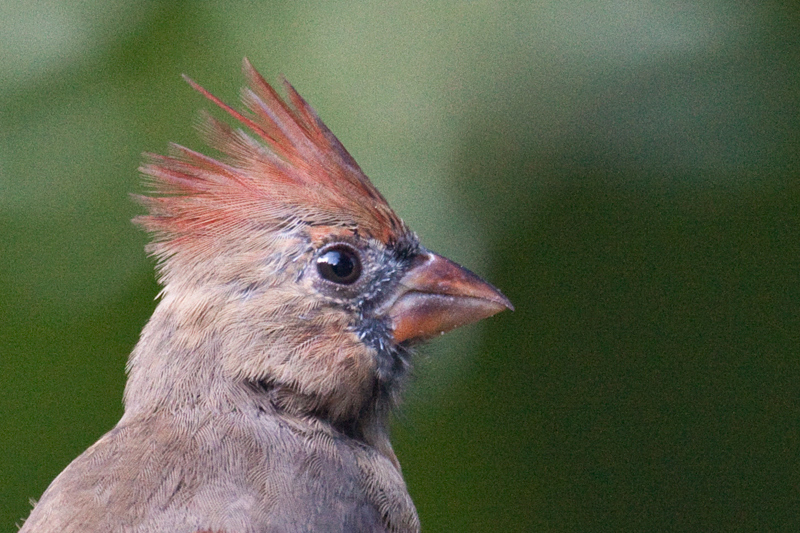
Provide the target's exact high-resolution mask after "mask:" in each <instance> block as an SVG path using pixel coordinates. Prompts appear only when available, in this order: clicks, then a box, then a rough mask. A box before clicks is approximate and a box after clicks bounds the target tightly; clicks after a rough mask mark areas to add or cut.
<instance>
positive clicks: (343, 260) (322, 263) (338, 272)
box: [317, 244, 361, 285]
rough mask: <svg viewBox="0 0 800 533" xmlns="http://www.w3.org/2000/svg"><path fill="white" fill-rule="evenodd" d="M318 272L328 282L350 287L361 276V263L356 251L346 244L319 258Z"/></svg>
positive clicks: (330, 250)
mask: <svg viewBox="0 0 800 533" xmlns="http://www.w3.org/2000/svg"><path fill="white" fill-rule="evenodd" d="M317 270H318V271H319V275H320V276H322V277H323V278H325V279H327V280H328V281H332V282H334V283H339V284H341V285H350V284H351V283H355V281H356V280H358V278H359V277H360V276H361V261H359V259H358V254H357V253H356V251H355V250H353V249H352V248H350V247H349V246H345V245H344V244H337V245H335V246H333V247H331V248H328V249H327V250H326V251H325V252H324V253H323V254H322V255H321V256H319V258H318V259H317Z"/></svg>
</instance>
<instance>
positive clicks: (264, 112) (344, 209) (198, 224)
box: [135, 59, 408, 268]
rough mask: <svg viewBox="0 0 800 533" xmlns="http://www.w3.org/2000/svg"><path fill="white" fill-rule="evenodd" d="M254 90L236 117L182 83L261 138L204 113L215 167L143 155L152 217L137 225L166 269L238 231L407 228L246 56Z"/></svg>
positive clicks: (307, 111)
mask: <svg viewBox="0 0 800 533" xmlns="http://www.w3.org/2000/svg"><path fill="white" fill-rule="evenodd" d="M244 73H245V75H246V77H247V79H248V81H249V85H250V87H249V88H246V89H244V90H243V91H242V100H243V102H244V104H245V106H246V107H247V111H246V112H243V113H240V112H238V111H236V110H235V109H233V108H232V107H230V106H228V105H227V104H225V103H224V102H222V101H221V100H220V99H218V98H217V97H215V96H214V95H212V94H211V93H210V92H208V91H207V90H206V89H204V88H203V87H201V86H200V85H198V84H197V83H195V82H194V81H192V80H191V79H189V78H188V77H186V80H187V81H188V83H189V84H190V85H191V86H192V87H193V88H194V89H196V90H197V91H198V92H200V93H201V94H203V95H204V96H205V97H207V98H208V99H209V100H211V101H212V102H214V103H215V104H216V105H218V106H219V107H220V108H222V109H223V110H225V111H226V112H227V113H228V114H229V115H231V116H232V117H234V118H235V119H237V120H238V121H239V122H240V123H241V124H242V125H244V126H246V127H247V128H248V129H250V130H251V131H252V132H253V133H255V134H256V136H257V139H254V138H253V137H251V136H250V135H248V134H247V133H245V132H244V131H242V130H241V129H237V130H234V129H232V128H231V127H229V126H228V125H226V124H225V123H223V122H220V121H218V120H216V119H214V118H212V117H211V116H209V115H205V116H204V118H203V121H202V124H201V126H200V129H201V131H202V133H203V134H204V137H205V138H206V140H207V141H208V143H209V144H210V145H211V146H212V147H214V148H216V149H218V150H219V151H221V152H222V153H223V154H224V155H225V161H218V160H216V159H213V158H211V157H208V156H205V155H203V154H200V153H198V152H195V151H193V150H190V149H188V148H184V147H182V146H179V145H172V147H171V154H170V155H169V156H160V155H154V154H146V157H147V159H148V162H147V163H146V164H144V165H143V166H142V167H141V169H140V170H141V171H142V172H143V173H144V174H145V175H146V176H147V178H148V182H149V185H150V187H151V189H152V195H151V196H138V197H137V199H138V200H139V201H140V202H141V203H142V204H144V205H145V206H146V207H147V209H148V211H149V214H147V215H144V216H140V217H137V218H136V219H135V221H136V222H137V223H138V224H141V225H142V226H143V227H144V228H146V229H147V230H148V231H150V232H152V233H154V235H155V242H154V243H153V244H152V245H151V248H150V250H151V252H153V253H155V254H156V255H158V256H159V257H160V258H161V259H162V261H164V262H165V265H164V266H166V267H167V268H168V267H169V265H168V264H167V263H168V259H169V258H170V257H172V256H174V255H176V254H180V253H181V252H182V251H185V252H187V253H190V254H191V255H192V257H196V256H197V254H202V253H203V251H206V252H208V253H219V251H220V250H219V247H220V246H222V243H221V241H228V242H230V241H231V240H232V239H234V240H235V239H236V237H237V236H239V235H240V233H241V232H242V231H249V230H252V229H253V228H257V229H258V230H260V231H279V230H281V229H286V228H289V229H292V228H295V227H297V226H326V227H330V226H333V227H340V228H350V229H355V228H358V230H359V232H361V233H364V234H366V235H367V236H369V237H372V238H375V239H377V240H379V241H381V242H384V243H392V242H394V241H395V240H396V239H397V238H398V237H399V236H400V235H402V234H404V233H406V232H407V231H408V230H407V229H406V227H405V225H404V224H403V222H402V220H401V219H400V218H399V217H398V216H397V215H396V214H395V213H394V211H392V209H391V208H390V207H389V205H388V204H387V202H386V200H385V199H384V197H383V196H382V195H381V194H380V192H378V190H377V189H376V188H375V186H374V185H373V184H372V183H371V182H370V181H369V179H368V178H367V176H366V175H365V174H364V172H363V171H362V170H361V168H360V167H359V166H358V164H357V163H356V162H355V160H354V159H353V158H352V156H350V154H349V153H348V152H347V150H346V149H345V148H344V146H342V144H341V143H340V142H339V141H338V139H336V137H335V136H334V135H333V134H332V133H331V131H330V130H329V129H328V128H327V127H326V126H325V125H324V124H323V123H322V121H321V120H320V119H319V117H318V116H317V114H316V113H315V112H314V110H313V109H312V108H311V106H310V105H308V103H307V102H306V101H305V100H304V99H303V98H302V97H301V96H300V95H299V94H298V93H297V91H295V89H294V88H293V87H292V86H291V85H290V84H289V83H288V82H285V81H284V86H285V89H286V92H287V94H288V96H289V101H290V102H291V105H290V104H289V103H287V102H286V101H285V100H283V99H281V97H280V96H279V95H278V93H277V92H276V91H275V89H273V88H272V86H270V85H269V84H268V83H267V82H266V81H265V80H264V79H263V78H262V77H261V75H260V74H258V72H256V70H255V69H254V68H253V66H252V65H251V64H250V62H249V61H247V60H246V59H245V60H244Z"/></svg>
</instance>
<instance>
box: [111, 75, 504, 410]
mask: <svg viewBox="0 0 800 533" xmlns="http://www.w3.org/2000/svg"><path fill="white" fill-rule="evenodd" d="M244 72H245V75H246V77H247V79H248V82H249V88H246V89H243V91H242V98H243V102H244V104H245V106H246V108H247V110H246V111H243V112H239V111H236V110H234V109H233V108H231V107H229V106H228V105H226V104H225V103H223V102H222V101H220V100H219V99H217V98H216V97H215V96H213V95H212V94H210V93H209V92H208V91H206V90H205V89H203V88H202V87H200V86H199V85H197V84H196V83H194V82H193V81H191V80H189V79H188V78H187V81H188V82H189V84H190V85H192V87H194V88H195V89H196V90H197V91H199V92H200V93H201V94H203V95H204V96H206V97H207V98H208V99H210V100H211V101H212V102H214V103H215V104H217V105H218V106H219V107H221V108H222V109H223V110H225V111H226V112H227V113H228V114H230V115H231V116H233V117H234V118H235V119H237V120H238V121H239V122H240V123H241V124H242V125H244V126H245V127H247V128H248V129H249V130H250V131H251V132H252V134H253V136H251V135H250V134H248V133H245V132H244V131H242V130H240V129H236V130H234V129H232V128H231V127H229V126H227V125H226V124H225V123H223V122H221V121H218V120H216V119H214V118H211V117H210V116H205V118H204V120H203V122H202V125H201V126H200V129H201V132H202V133H203V135H204V137H205V138H206V139H207V141H208V143H209V144H210V145H211V146H212V147H213V148H215V149H217V150H218V151H219V152H220V153H221V157H220V158H217V159H215V158H211V157H208V156H206V155H203V154H200V153H197V152H195V151H192V150H189V149H187V148H184V147H181V146H177V145H176V146H173V147H172V150H171V154H170V155H168V156H159V155H149V156H148V162H147V163H146V164H145V165H143V167H142V169H141V170H142V172H143V173H144V174H145V176H146V177H147V179H148V183H149V184H150V187H151V189H152V190H151V193H150V194H149V195H147V196H143V197H140V198H139V200H140V201H141V202H142V203H143V204H144V205H145V206H146V207H147V209H148V214H146V215H144V216H141V217H138V218H137V219H136V221H137V222H138V223H139V224H141V225H142V226H143V227H144V228H145V229H146V230H148V231H149V232H151V233H152V234H153V236H154V239H153V242H152V243H151V244H150V245H149V248H148V250H149V251H150V253H152V254H153V255H155V256H156V257H157V259H158V269H159V273H160V282H161V283H162V285H163V287H164V288H163V291H162V301H161V303H160V304H159V307H158V308H157V309H156V312H155V313H154V316H153V318H152V319H151V322H150V323H149V324H148V326H147V327H146V328H145V331H144V332H143V335H142V339H141V341H140V343H139V345H138V346H137V349H136V350H135V351H134V354H133V356H132V359H131V362H130V364H129V371H130V373H131V377H130V380H129V386H128V390H127V391H126V409H127V408H129V407H131V406H133V405H135V404H137V403H141V402H142V400H141V399H140V396H145V395H150V396H151V397H153V396H159V395H160V396H162V397H161V398H154V401H156V402H161V403H170V402H175V401H180V398H183V401H188V400H187V399H188V398H197V396H198V395H202V394H212V393H218V392H219V391H220V390H223V389H224V388H225V387H226V386H227V385H225V384H228V385H231V386H233V385H235V384H243V383H244V384H250V385H251V386H257V387H259V388H260V389H259V390H262V391H270V393H271V394H272V395H273V401H275V402H278V403H279V404H281V405H280V407H281V408H285V409H289V410H294V411H298V412H302V413H304V414H314V415H315V416H319V417H322V418H324V419H326V420H329V421H331V422H332V423H334V424H338V423H349V422H351V421H353V420H356V419H358V418H359V417H360V416H364V413H365V412H368V411H370V408H371V406H372V407H374V406H376V405H384V404H391V403H392V401H393V400H394V398H395V396H396V394H397V391H398V390H399V389H400V388H401V387H400V385H401V383H402V381H403V378H404V376H406V374H407V373H408V369H409V365H410V354H409V348H410V347H411V346H413V345H414V344H415V343H417V342H418V341H420V340H424V339H426V338H429V337H433V336H435V335H439V334H441V333H444V332H446V331H449V330H451V329H453V328H455V327H458V326H461V325H464V324H468V323H471V322H474V321H477V320H480V319H482V318H485V317H488V316H491V315H493V314H495V313H497V312H499V311H501V310H503V309H506V308H511V304H510V302H509V301H508V300H507V299H506V298H505V297H504V296H503V295H502V294H501V293H500V292H499V291H498V290H497V289H495V288H494V287H492V286H491V285H489V284H488V283H486V282H485V281H483V280H482V279H480V278H479V277H478V276H476V275H475V274H473V273H471V272H469V271H468V270H466V269H464V268H462V267H460V266H458V265H456V264H455V263H453V262H452V261H449V260H448V259H445V258H444V257H441V256H439V255H437V254H435V253H433V252H431V251H429V250H427V249H426V248H424V247H423V246H422V245H421V244H420V242H419V239H418V238H417V236H416V235H415V234H414V233H413V232H412V231H411V230H409V228H408V227H407V226H406V225H405V223H404V222H403V221H402V220H401V219H400V218H399V217H398V216H397V215H396V214H395V213H394V211H393V210H392V209H391V208H390V207H389V205H388V204H387V202H386V200H385V199H384V198H383V196H382V195H381V194H380V193H379V192H378V190H377V189H376V188H375V187H374V186H373V185H372V183H371V182H370V181H369V179H367V177H366V176H365V175H364V173H363V172H362V171H361V169H360V168H359V166H358V165H357V164H356V162H355V161H354V160H353V158H352V157H351V156H350V154H348V152H347V151H346V150H345V149H344V147H343V146H342V145H341V143H339V141H338V140H337V139H336V138H335V137H334V136H333V134H332V133H331V132H330V131H329V130H328V128H327V127H325V125H324V124H323V123H322V122H321V121H320V119H319V118H318V117H317V115H316V113H315V112H314V111H313V110H312V109H311V107H310V106H309V105H308V104H307V103H306V102H305V101H304V100H303V99H302V98H301V97H300V95H299V94H298V93H297V92H296V91H295V90H294V88H292V86H291V85H289V84H288V83H284V85H285V90H286V93H287V94H288V101H286V100H284V99H282V98H281V97H280V96H279V95H278V94H277V92H276V91H275V90H274V89H273V88H272V87H271V86H270V85H269V84H268V83H267V82H266V81H264V79H263V78H262V77H261V76H260V75H259V74H258V73H257V72H256V71H255V69H254V68H253V67H252V66H251V65H250V63H249V62H247V60H245V62H244ZM164 352H169V353H164ZM145 375H146V376H147V378H146V379H145V377H144V376H145ZM162 376H165V377H164V378H162ZM166 376H168V378H169V380H171V383H170V384H167V383H162V384H158V383H156V382H155V381H153V380H158V379H163V380H164V381H166V379H167V378H166ZM203 380H205V381H203ZM137 383H138V385H137ZM176 383H177V384H176ZM189 383H196V384H198V387H199V388H202V389H203V390H202V391H200V392H198V391H197V390H191V389H192V387H190V386H189V385H188V384H189ZM182 387H183V388H182ZM215 391H216V392H215ZM167 397H170V398H167Z"/></svg>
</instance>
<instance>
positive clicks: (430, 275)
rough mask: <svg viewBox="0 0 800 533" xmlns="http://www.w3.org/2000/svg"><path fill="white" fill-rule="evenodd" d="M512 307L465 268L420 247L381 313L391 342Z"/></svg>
mask: <svg viewBox="0 0 800 533" xmlns="http://www.w3.org/2000/svg"><path fill="white" fill-rule="evenodd" d="M504 309H511V310H512V311H513V310H514V306H513V305H511V302H509V301H508V298H506V297H505V296H503V294H502V293H501V292H500V291H498V290H497V289H495V288H494V287H492V286H491V285H490V284H488V283H487V282H485V281H484V280H482V279H481V278H480V277H478V276H476V275H475V274H473V273H472V272H470V271H469V270H467V269H466V268H463V267H461V266H459V265H457V264H456V263H454V262H452V261H450V260H449V259H446V258H444V257H442V256H440V255H436V254H434V253H433V252H429V251H426V250H423V253H422V254H421V255H419V256H418V257H417V259H416V261H415V264H414V266H413V267H412V268H411V270H409V271H408V272H406V273H405V275H404V276H403V277H402V278H401V279H400V287H399V289H398V291H397V294H396V295H395V298H394V299H393V300H392V301H391V302H389V307H388V309H387V310H386V311H385V314H386V315H387V316H388V317H389V319H390V324H391V328H392V336H393V337H394V340H395V342H398V343H400V342H403V341H408V340H421V339H426V338H430V337H433V336H436V335H441V334H443V333H446V332H448V331H450V330H451V329H455V328H457V327H459V326H463V325H465V324H471V323H472V322H477V321H478V320H481V319H484V318H487V317H490V316H492V315H494V314H497V313H499V312H500V311H503V310H504Z"/></svg>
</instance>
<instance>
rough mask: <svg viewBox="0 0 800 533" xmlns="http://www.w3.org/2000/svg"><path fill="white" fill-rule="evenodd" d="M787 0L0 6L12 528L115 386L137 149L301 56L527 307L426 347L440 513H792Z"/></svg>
mask: <svg viewBox="0 0 800 533" xmlns="http://www.w3.org/2000/svg"><path fill="white" fill-rule="evenodd" d="M799 12H800V10H798V9H797V7H796V3H794V2H731V1H729V0H725V1H723V0H718V1H706V2H688V1H661V2H657V1H653V0H642V1H633V0H628V1H611V0H586V1H575V0H573V1H551V2H546V1H542V2H503V1H496V0H495V1H488V0H487V1H474V2H421V1H406V2H397V3H388V2H374V3H372V2H365V3H355V2H336V1H330V2H318V3H307V2H259V3H257V2H249V3H236V2H197V3H192V2H125V1H121V0H117V1H107V0H106V1H100V0H87V1H83V2H55V1H51V2H38V3H34V2H28V1H25V2H23V1H21V0H17V1H13V0H12V1H9V0H7V1H5V2H3V3H2V5H1V6H0V450H1V451H2V453H1V454H0V531H15V526H14V524H15V523H19V522H20V521H21V519H22V518H23V517H24V516H26V515H27V513H28V510H29V503H28V500H29V498H32V497H38V496H39V495H40V494H41V493H42V491H43V490H44V489H45V488H46V486H47V485H48V483H49V482H50V481H51V480H52V478H53V477H54V476H55V475H57V474H58V472H59V471H61V470H62V469H63V468H64V467H65V466H66V465H67V464H68V463H69V461H70V460H72V459H73V458H74V457H76V456H77V455H78V454H80V453H81V452H82V451H83V450H84V449H85V448H86V447H87V446H89V445H90V444H91V443H93V442H94V441H95V440H96V439H97V438H98V437H99V436H100V435H102V434H103V433H104V432H105V431H107V430H109V429H110V428H111V427H112V426H113V425H114V424H115V423H116V421H117V420H118V419H119V417H120V415H121V412H122V405H121V397H122V389H123V386H124V381H125V375H124V366H125V361H126V357H127V355H128V353H129V352H130V350H131V348H132V347H133V345H134V344H135V342H136V339H137V336H138V333H139V331H140V329H141V327H142V325H143V324H144V323H145V321H146V320H147V317H148V316H149V314H150V313H151V312H152V309H153V307H154V305H155V302H154V297H155V295H156V293H157V291H158V287H157V285H156V284H155V282H154V279H153V277H154V276H153V268H152V267H153V264H152V261H151V260H149V259H147V258H146V257H145V254H144V252H143V251H142V247H143V245H144V243H145V236H144V235H143V234H142V233H141V232H139V231H138V230H137V229H136V228H134V227H133V226H132V225H131V224H130V223H129V219H130V218H132V217H133V216H134V215H136V214H137V213H139V212H140V209H139V208H138V207H137V206H136V205H135V204H134V203H133V202H131V201H130V200H129V198H128V193H129V192H137V191H141V190H142V189H141V185H140V184H139V177H138V175H137V172H136V167H137V166H138V164H139V162H140V161H141V156H140V153H141V152H142V151H151V152H159V153H163V152H164V151H165V150H166V146H167V143H168V142H170V141H175V142H179V143H181V144H184V145H187V146H190V147H192V148H196V149H198V148H202V145H201V143H200V142H199V140H198V138H197V136H196V135H195V133H194V132H193V131H192V128H191V126H192V124H193V123H195V121H196V118H197V110H198V109H201V108H206V109H208V108H210V105H209V104H208V103H207V102H204V101H203V99H202V98H201V97H200V96H199V95H198V94H196V93H194V92H193V91H192V90H191V89H190V88H189V87H188V86H187V85H186V84H185V83H184V82H183V81H182V80H181V79H180V74H181V73H186V74H189V75H191V76H192V77H193V78H194V79H196V80H198V81H200V82H201V83H202V84H204V85H205V86H206V87H208V88H209V89H211V90H212V91H213V92H215V93H216V94H218V95H219V96H221V97H223V99H225V100H227V101H229V102H236V101H237V100H238V88H239V87H240V85H241V84H242V83H243V81H242V77H241V74H240V62H241V59H242V57H244V56H247V57H249V58H250V59H251V60H252V62H253V63H254V64H255V65H256V67H257V68H259V69H260V70H261V72H262V73H263V74H264V75H265V77H266V78H267V79H270V80H276V79H277V76H278V75H279V74H281V73H282V74H284V75H285V76H286V77H287V78H288V79H289V80H290V81H291V82H292V83H293V84H294V85H295V87H297V89H298V90H299V91H300V93H301V94H303V95H304V96H305V97H306V99H307V100H309V102H311V104H312V105H313V106H314V107H315V108H316V109H317V111H318V112H319V114H320V115H321V117H322V118H323V119H324V120H325V121H326V123H327V124H328V126H329V127H330V128H331V129H332V130H333V131H334V133H336V134H337V135H338V136H339V138H340V139H341V140H342V142H343V143H344V144H345V146H347V147H348V149H349V150H350V151H351V153H352V154H353V155H354V157H355V158H356V159H357V160H358V161H359V162H360V164H361V165H362V167H363V168H364V170H365V171H366V172H367V174H368V175H369V176H371V177H372V179H373V181H374V182H375V183H376V185H377V186H378V187H379V188H380V189H381V190H382V191H383V192H384V194H385V195H386V197H387V198H388V199H389V201H390V202H391V203H392V204H393V206H394V207H395V208H396V210H397V211H398V212H399V214H400V215H401V216H403V217H404V218H405V219H406V221H407V222H408V223H409V224H410V225H411V226H412V227H413V228H414V229H415V230H417V232H418V233H419V234H420V235H421V237H422V239H423V242H425V243H426V244H427V245H428V246H429V247H430V248H432V249H434V250H437V251H439V252H440V253H443V254H445V255H448V256H449V257H451V258H453V259H454V260H456V261H459V262H461V263H463V264H465V265H467V266H469V267H470V268H472V269H473V270H476V271H477V272H479V273H481V274H482V275H484V276H486V277H487V278H488V279H490V280H491V281H492V282H493V283H494V284H495V285H497V286H498V287H500V288H501V289H502V290H503V291H504V292H505V293H506V295H507V296H508V297H509V298H510V299H511V300H512V301H513V302H514V304H515V305H516V308H517V310H516V311H515V312H514V313H510V312H506V313H503V314H501V315H498V316H496V317H493V318H491V319H488V320H486V321H485V322H484V323H482V324H481V325H476V326H471V327H468V328H464V330H463V331H458V332H454V333H453V334H450V335H448V336H447V337H445V338H443V339H441V340H437V341H436V342H434V343H433V344H432V345H430V346H428V347H427V348H425V349H424V350H423V353H422V355H421V357H420V362H419V364H418V366H417V372H416V373H417V379H416V381H415V383H414V385H413V386H412V387H411V390H410V391H409V394H408V401H407V403H406V407H405V409H404V410H403V411H402V412H401V413H400V415H399V416H398V417H397V419H396V421H395V424H394V431H393V433H394V438H393V441H394V443H395V446H396V451H397V454H398V456H399V457H400V460H401V462H402V464H403V468H404V474H405V477H406V480H407V482H408V486H409V490H410V492H411V494H412V497H413V498H414V501H415V502H416V505H417V508H418V510H419V514H420V517H421V520H422V524H423V529H424V530H426V531H734V530H748V531H756V530H758V531H767V530H771V531H800V467H799V466H798V453H799V452H800V359H799V358H798V355H800V349H799V345H798V341H799V340H800V338H799V337H800V183H799V182H798V178H800V164H799V161H798V158H799V157H800V17H798V13H799Z"/></svg>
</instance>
